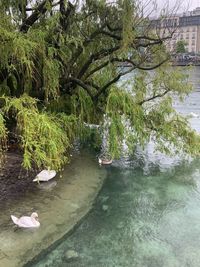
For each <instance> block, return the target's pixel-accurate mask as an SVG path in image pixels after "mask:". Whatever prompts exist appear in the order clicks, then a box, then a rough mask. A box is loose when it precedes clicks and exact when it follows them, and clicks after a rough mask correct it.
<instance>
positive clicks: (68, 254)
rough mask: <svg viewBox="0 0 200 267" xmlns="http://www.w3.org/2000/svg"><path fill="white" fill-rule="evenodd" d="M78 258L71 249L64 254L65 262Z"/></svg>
mask: <svg viewBox="0 0 200 267" xmlns="http://www.w3.org/2000/svg"><path fill="white" fill-rule="evenodd" d="M78 257H79V255H78V253H77V252H76V251H75V250H73V249H69V250H67V251H66V253H65V259H66V260H67V261H71V260H75V259H77V258H78Z"/></svg>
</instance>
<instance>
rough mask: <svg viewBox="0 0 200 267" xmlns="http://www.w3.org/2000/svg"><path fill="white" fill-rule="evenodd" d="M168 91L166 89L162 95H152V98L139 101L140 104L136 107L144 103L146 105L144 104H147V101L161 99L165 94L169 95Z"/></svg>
mask: <svg viewBox="0 0 200 267" xmlns="http://www.w3.org/2000/svg"><path fill="white" fill-rule="evenodd" d="M170 91H171V90H170V89H167V90H166V91H164V92H163V93H162V94H158V95H154V96H152V97H149V98H147V99H144V100H142V101H140V102H139V103H137V104H138V105H142V104H144V103H146V102H148V101H152V100H154V99H156V98H159V97H163V96H165V95H166V94H167V93H169V92H170Z"/></svg>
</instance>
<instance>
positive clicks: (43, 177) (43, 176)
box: [33, 170, 56, 182]
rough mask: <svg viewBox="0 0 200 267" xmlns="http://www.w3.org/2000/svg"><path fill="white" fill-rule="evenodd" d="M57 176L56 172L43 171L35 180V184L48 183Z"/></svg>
mask: <svg viewBox="0 0 200 267" xmlns="http://www.w3.org/2000/svg"><path fill="white" fill-rule="evenodd" d="M55 176H56V171H54V170H43V171H41V172H40V173H38V175H37V176H36V177H35V179H33V182H47V181H49V180H50V179H52V178H54V177H55Z"/></svg>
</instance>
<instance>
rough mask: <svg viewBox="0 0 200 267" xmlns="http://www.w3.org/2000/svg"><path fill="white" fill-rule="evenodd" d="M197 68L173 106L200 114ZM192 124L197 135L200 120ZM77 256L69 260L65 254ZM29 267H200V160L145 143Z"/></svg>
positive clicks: (111, 170) (111, 172)
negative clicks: (86, 210)
mask: <svg viewBox="0 0 200 267" xmlns="http://www.w3.org/2000/svg"><path fill="white" fill-rule="evenodd" d="M199 73H200V69H199V68H195V69H194V70H193V71H192V75H191V80H192V82H193V83H194V85H195V90H194V92H193V93H192V94H191V95H190V96H189V97H188V98H187V99H186V101H185V103H178V102H177V103H175V107H176V109H177V110H178V111H179V112H181V113H182V114H185V115H187V114H189V113H190V112H195V113H196V114H199V115H200V105H199V103H200V87H199V80H198V77H199ZM191 125H192V127H194V128H195V129H196V130H197V131H200V118H192V119H191ZM68 250H74V251H76V252H77V253H78V257H77V258H74V259H71V260H68V259H67V257H66V252H67V251H68ZM30 266H32V267H47V266H48V267H54V266H57V267H90V266H91V267H198V266H200V160H199V159H191V158H183V157H181V156H175V157H173V158H170V157H166V156H165V155H163V154H161V153H155V152H154V151H153V144H149V145H148V146H147V148H146V149H145V151H139V150H138V152H137V153H136V154H135V155H134V157H132V158H122V159H121V160H119V161H115V162H114V163H113V165H112V166H109V167H107V180H106V182H105V184H104V187H103V189H102V191H101V193H100V195H99V197H98V198H97V200H96V203H95V205H94V209H93V210H92V211H91V213H90V214H89V215H88V216H87V217H86V218H85V220H84V221H83V222H82V223H81V224H80V226H79V227H78V228H77V229H76V230H75V231H74V232H73V233H72V234H71V235H70V236H68V237H66V238H64V239H63V240H62V242H61V243H60V244H59V245H58V246H56V247H54V248H53V249H52V250H51V251H50V252H49V253H47V254H43V255H42V256H41V257H40V259H39V260H38V261H37V262H36V263H34V264H32V265H31V264H30Z"/></svg>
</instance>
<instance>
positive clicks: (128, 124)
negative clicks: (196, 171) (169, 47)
mask: <svg viewBox="0 0 200 267" xmlns="http://www.w3.org/2000/svg"><path fill="white" fill-rule="evenodd" d="M139 4H140V3H139V2H138V1H137V0H116V1H112V2H111V1H105V0H85V1H69V0H60V1H58V0H40V1H39V0H38V1H33V0H15V1H13V0H1V1H0V107H1V111H0V155H1V157H2V155H3V154H4V153H5V151H6V149H7V148H8V146H9V144H10V142H11V140H12V142H13V140H14V142H16V143H17V144H18V146H19V148H20V150H21V151H22V153H23V166H24V167H25V168H27V169H29V168H31V167H32V166H33V165H34V166H38V167H46V168H47V167H50V168H55V169H57V170H59V169H61V167H62V165H63V164H65V163H66V162H67V161H68V152H69V149H70V147H71V146H72V144H73V141H74V139H77V138H81V137H82V136H83V135H84V133H85V127H86V125H88V124H98V125H100V126H101V125H102V127H103V125H104V126H105V118H106V121H107V123H106V127H107V132H108V144H109V151H110V154H111V155H112V157H117V156H119V155H120V153H121V149H122V146H123V143H124V142H126V143H127V145H128V147H129V148H130V150H133V149H134V147H135V146H136V144H140V145H141V146H145V144H146V143H147V142H149V140H150V139H151V138H152V137H153V138H154V140H155V142H156V144H157V148H158V149H159V150H162V151H165V152H168V153H169V152H170V149H169V148H170V147H171V148H173V150H174V149H177V150H178V151H183V152H186V153H189V154H199V152H200V137H199V135H197V134H196V133H195V132H194V131H193V130H191V129H190V127H189V124H188V122H187V119H185V118H182V117H181V116H180V115H178V114H177V112H176V111H175V110H174V109H173V105H172V97H173V95H176V97H179V98H180V99H183V98H184V96H185V95H187V94H188V93H189V92H190V90H191V87H190V86H189V85H188V83H187V77H185V76H184V75H182V74H181V73H180V72H175V71H174V70H172V69H170V68H169V66H168V63H167V62H168V60H169V55H168V53H167V52H166V49H165V45H164V42H165V40H166V39H167V38H171V37H172V34H169V35H168V36H165V37H162V36H160V34H159V32H157V33H156V32H155V31H153V30H152V27H151V23H150V21H149V19H148V14H147V16H145V14H144V10H143V9H142V8H141V5H139ZM124 65H126V66H127V67H126V68H124V67H123V66H124ZM151 70H154V75H152V73H151V72H150V71H151ZM128 73H131V75H132V79H131V80H130V81H129V82H128V83H123V82H120V79H121V78H122V77H123V76H125V75H127V74H128ZM99 131H100V130H99Z"/></svg>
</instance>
